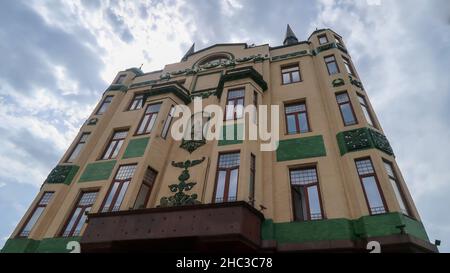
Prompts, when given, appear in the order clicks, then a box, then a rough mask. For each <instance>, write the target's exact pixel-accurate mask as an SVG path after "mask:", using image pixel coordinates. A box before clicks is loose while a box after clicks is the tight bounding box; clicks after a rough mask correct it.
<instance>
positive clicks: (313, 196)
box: [289, 167, 323, 221]
mask: <svg viewBox="0 0 450 273" xmlns="http://www.w3.org/2000/svg"><path fill="white" fill-rule="evenodd" d="M289 176H290V180H291V191H292V203H293V208H294V220H295V221H308V220H321V219H323V212H322V204H321V203H322V201H321V199H320V190H319V179H318V178H317V169H316V167H306V168H300V169H293V170H290V171H289Z"/></svg>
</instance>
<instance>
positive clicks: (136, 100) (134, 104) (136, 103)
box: [128, 94, 144, 111]
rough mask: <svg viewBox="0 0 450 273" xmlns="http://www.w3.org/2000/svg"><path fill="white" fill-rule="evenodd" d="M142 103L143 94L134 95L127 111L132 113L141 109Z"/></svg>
mask: <svg viewBox="0 0 450 273" xmlns="http://www.w3.org/2000/svg"><path fill="white" fill-rule="evenodd" d="M143 103H144V95H143V94H139V95H135V96H134V97H133V100H132V101H131V104H130V107H129V108H128V110H130V111H132V110H138V109H141V108H142V104H143Z"/></svg>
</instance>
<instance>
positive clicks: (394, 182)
mask: <svg viewBox="0 0 450 273" xmlns="http://www.w3.org/2000/svg"><path fill="white" fill-rule="evenodd" d="M383 163H384V168H385V169H386V173H387V174H388V177H389V182H391V186H392V188H393V189H394V193H395V198H396V199H397V202H398V205H399V206H400V211H401V212H402V213H404V214H406V215H410V213H409V209H408V206H407V205H406V204H407V203H406V198H405V195H404V194H403V191H402V189H401V186H400V183H399V181H398V178H397V175H396V173H395V171H394V166H393V164H392V163H391V162H389V161H386V160H383Z"/></svg>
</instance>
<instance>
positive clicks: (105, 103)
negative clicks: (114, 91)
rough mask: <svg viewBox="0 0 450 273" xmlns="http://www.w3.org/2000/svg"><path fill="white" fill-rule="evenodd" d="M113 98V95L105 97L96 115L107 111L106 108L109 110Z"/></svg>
mask: <svg viewBox="0 0 450 273" xmlns="http://www.w3.org/2000/svg"><path fill="white" fill-rule="evenodd" d="M112 99H113V96H106V97H105V99H104V100H103V102H102V104H101V105H100V107H99V108H98V110H97V113H96V115H102V114H103V113H105V112H106V110H108V107H109V105H110V104H111V102H112Z"/></svg>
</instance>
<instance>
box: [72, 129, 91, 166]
mask: <svg viewBox="0 0 450 273" xmlns="http://www.w3.org/2000/svg"><path fill="white" fill-rule="evenodd" d="M90 134H91V133H83V134H81V136H80V139H79V140H78V143H77V145H76V146H75V148H74V149H73V150H72V152H71V153H70V156H69V157H68V158H67V160H66V162H67V163H71V162H73V161H74V160H75V159H77V157H78V156H79V155H80V153H81V150H83V147H84V145H85V144H86V142H87V139H88V137H89V135H90Z"/></svg>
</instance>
